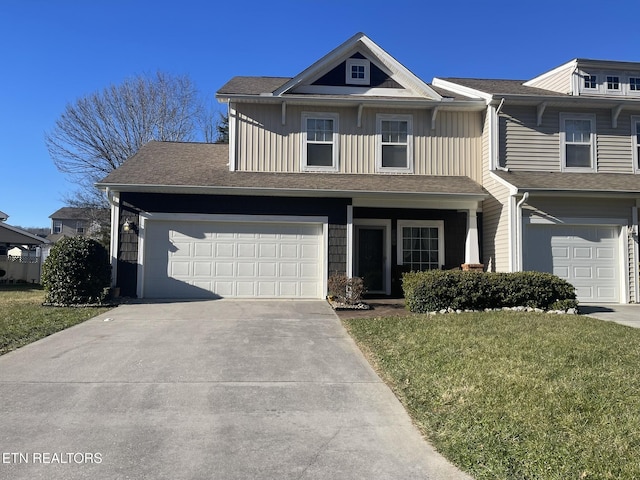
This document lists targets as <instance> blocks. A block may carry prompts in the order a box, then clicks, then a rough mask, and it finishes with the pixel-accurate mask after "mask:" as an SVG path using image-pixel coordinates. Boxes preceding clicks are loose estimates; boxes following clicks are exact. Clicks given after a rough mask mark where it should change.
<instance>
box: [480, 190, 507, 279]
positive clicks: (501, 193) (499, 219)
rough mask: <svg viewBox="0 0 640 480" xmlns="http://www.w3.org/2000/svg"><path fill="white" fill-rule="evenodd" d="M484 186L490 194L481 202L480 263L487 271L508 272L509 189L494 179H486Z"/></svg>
mask: <svg viewBox="0 0 640 480" xmlns="http://www.w3.org/2000/svg"><path fill="white" fill-rule="evenodd" d="M484 187H485V189H487V191H488V192H489V194H490V196H489V197H488V198H487V199H486V200H485V201H484V202H482V224H483V226H482V233H483V240H482V244H483V255H484V258H483V260H482V263H484V266H485V269H487V270H488V271H491V272H508V271H510V264H509V257H510V255H511V247H510V241H511V238H510V235H509V231H510V223H509V202H510V195H509V190H508V188H507V187H505V186H504V185H503V184H502V183H500V182H498V181H496V180H494V179H488V180H486V181H485V184H484Z"/></svg>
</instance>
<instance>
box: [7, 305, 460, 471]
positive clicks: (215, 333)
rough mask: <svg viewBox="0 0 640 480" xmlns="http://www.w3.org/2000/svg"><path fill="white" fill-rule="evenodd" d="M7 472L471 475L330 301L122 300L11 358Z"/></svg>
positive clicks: (11, 355)
mask: <svg viewBox="0 0 640 480" xmlns="http://www.w3.org/2000/svg"><path fill="white" fill-rule="evenodd" d="M0 454H2V458H0V478H2V479H9V478H11V479H35V478H47V479H67V480H68V479H79V478H83V479H84V478H90V479H147V478H148V479H224V480H229V479H242V480H246V479H359V478H362V479H367V480H369V479H402V480H406V479H463V478H469V477H467V476H466V475H464V474H462V473H461V472H459V471H458V470H456V469H455V468H453V467H452V466H451V465H450V464H448V463H447V462H446V461H445V460H444V459H443V458H442V457H440V456H439V455H438V454H436V453H435V452H434V451H433V449H432V448H431V447H430V446H429V444H427V443H426V442H425V441H423V439H422V438H421V436H420V435H419V433H418V431H417V430H416V428H415V427H414V426H413V425H412V424H411V421H410V419H409V417H408V416H407V414H406V413H405V411H404V409H403V408H402V406H401V405H400V403H399V402H398V401H397V399H396V398H395V397H394V395H393V393H392V392H391V391H390V390H389V389H388V388H387V387H386V386H385V384H384V383H382V381H381V380H380V379H379V378H378V377H377V375H376V374H375V373H374V372H373V370H372V369H371V368H370V367H369V365H368V364H367V362H366V361H365V359H364V358H363V356H362V355H361V353H360V352H359V350H358V349H357V348H356V347H355V345H354V343H353V342H352V340H351V339H350V337H349V336H348V335H347V334H346V332H345V330H344V329H343V327H342V326H341V324H340V322H339V320H338V318H337V316H336V315H335V314H334V312H333V311H332V310H331V309H330V307H329V306H328V305H327V303H326V302H323V301H306V302H305V301H232V300H215V301H202V302H171V303H170V302H167V303H155V304H129V305H122V306H120V307H118V308H116V309H114V310H112V311H110V312H108V313H106V314H104V315H101V316H99V317H96V318H94V319H92V320H90V321H88V322H85V323H83V324H81V325H78V326H76V327H73V328H71V329H68V330H66V331H64V332H60V333H58V334H55V335H52V336H50V337H48V338H45V339H43V340H41V341H39V342H36V343H34V344H31V345H28V346H26V347H23V348H21V349H19V350H17V351H15V352H12V353H9V354H7V355H4V356H2V357H0Z"/></svg>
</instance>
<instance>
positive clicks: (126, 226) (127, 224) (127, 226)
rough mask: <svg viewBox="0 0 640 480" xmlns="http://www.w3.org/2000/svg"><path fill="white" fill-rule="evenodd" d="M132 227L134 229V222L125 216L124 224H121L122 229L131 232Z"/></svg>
mask: <svg viewBox="0 0 640 480" xmlns="http://www.w3.org/2000/svg"><path fill="white" fill-rule="evenodd" d="M134 229H135V224H134V223H133V222H132V221H131V220H129V219H128V218H127V219H126V220H125V221H124V225H122V231H123V232H127V233H129V232H133V231H134Z"/></svg>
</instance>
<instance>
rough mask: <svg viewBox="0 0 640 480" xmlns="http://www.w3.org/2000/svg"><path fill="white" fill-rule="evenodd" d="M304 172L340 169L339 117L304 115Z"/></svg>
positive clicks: (322, 114)
mask: <svg viewBox="0 0 640 480" xmlns="http://www.w3.org/2000/svg"><path fill="white" fill-rule="evenodd" d="M302 128H303V132H302V170H331V171H334V170H337V169H338V115H337V114H335V113H311V112H305V113H303V114H302Z"/></svg>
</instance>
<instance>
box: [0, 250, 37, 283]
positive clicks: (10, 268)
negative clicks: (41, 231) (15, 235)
mask: <svg viewBox="0 0 640 480" xmlns="http://www.w3.org/2000/svg"><path fill="white" fill-rule="evenodd" d="M41 272H42V257H32V256H29V257H27V256H14V255H0V283H20V282H27V283H40V275H41Z"/></svg>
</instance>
